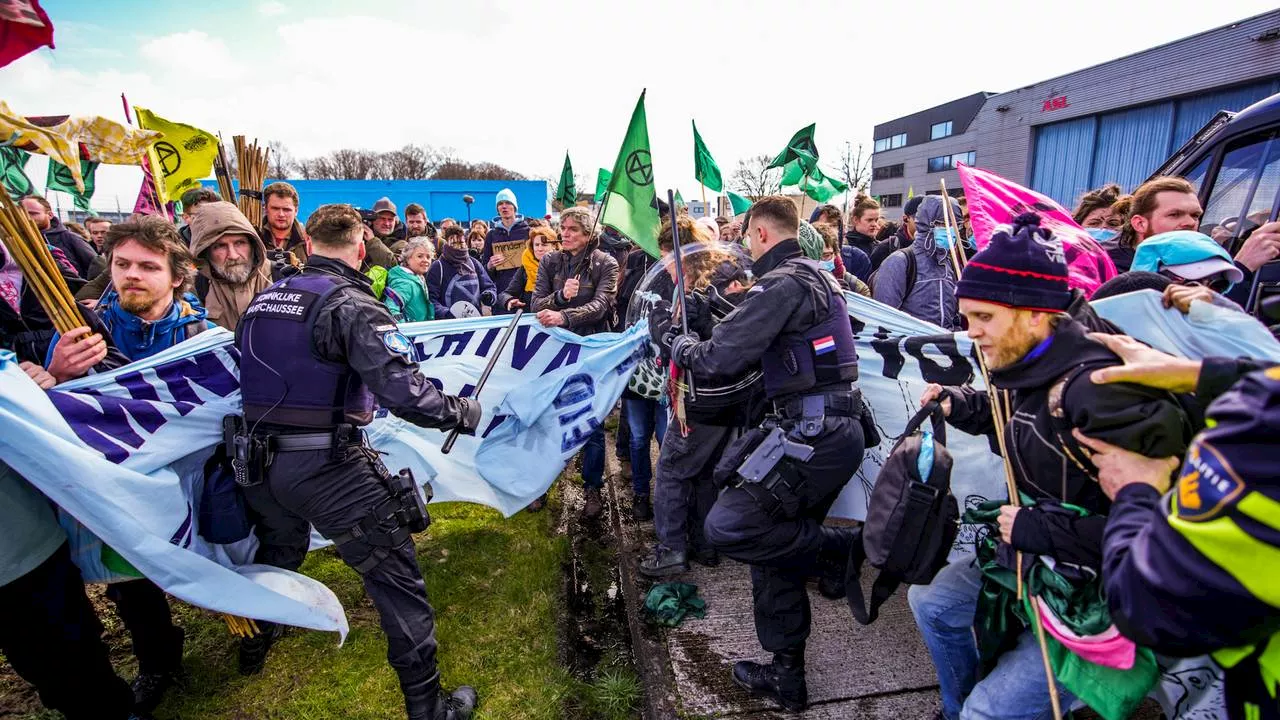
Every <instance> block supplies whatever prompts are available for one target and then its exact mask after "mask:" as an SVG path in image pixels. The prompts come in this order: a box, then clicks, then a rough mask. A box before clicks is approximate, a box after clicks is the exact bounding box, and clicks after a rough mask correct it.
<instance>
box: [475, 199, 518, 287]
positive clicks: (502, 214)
mask: <svg viewBox="0 0 1280 720" xmlns="http://www.w3.org/2000/svg"><path fill="white" fill-rule="evenodd" d="M496 203H497V209H498V216H497V217H495V218H494V219H493V225H492V226H491V227H490V228H489V231H488V234H487V235H485V238H484V257H483V258H482V260H483V261H484V264H485V268H487V269H488V271H489V274H490V275H491V276H492V277H493V281H494V282H495V283H497V285H498V287H507V286H508V285H510V284H511V276H512V275H515V274H516V266H517V265H518V263H517V262H516V258H508V257H505V256H504V254H503V253H502V252H500V251H499V250H498V249H495V248H494V244H495V243H502V244H503V246H504V247H506V248H508V250H507V252H508V253H511V252H520V250H512V249H511V248H513V247H514V246H512V245H510V243H514V242H523V241H525V240H528V239H529V223H527V222H525V218H524V216H523V215H520V214H519V213H518V210H519V207H520V205H519V202H518V201H517V200H516V194H515V193H514V192H512V191H511V190H510V189H508V188H503V189H502V190H500V191H499V192H498V197H497V200H496ZM500 265H504V266H507V267H508V269H505V270H500V269H498V266H500Z"/></svg>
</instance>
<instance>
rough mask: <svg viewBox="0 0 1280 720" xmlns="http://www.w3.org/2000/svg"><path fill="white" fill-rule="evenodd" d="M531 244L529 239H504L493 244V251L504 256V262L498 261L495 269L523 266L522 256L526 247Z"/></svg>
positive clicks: (510, 268) (511, 268) (513, 268)
mask: <svg viewBox="0 0 1280 720" xmlns="http://www.w3.org/2000/svg"><path fill="white" fill-rule="evenodd" d="M528 244H529V241H528V240H503V241H501V242H495V243H494V244H493V253H494V254H495V255H501V256H502V262H500V263H498V266H497V267H496V268H494V269H495V270H515V269H516V268H518V267H520V266H521V258H522V257H523V255H524V249H525V247H526V246H527V245H528Z"/></svg>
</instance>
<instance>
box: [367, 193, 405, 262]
mask: <svg viewBox="0 0 1280 720" xmlns="http://www.w3.org/2000/svg"><path fill="white" fill-rule="evenodd" d="M369 227H371V228H372V229H373V235H374V237H376V238H378V240H380V241H382V244H383V245H386V246H387V249H388V250H390V251H391V253H392V255H394V254H395V253H397V252H399V251H400V248H401V247H403V246H404V242H405V236H406V233H407V230H406V229H405V225H404V223H402V222H400V216H399V215H398V214H397V211H396V204H395V203H393V202H391V198H388V197H383V198H379V199H378V201H377V202H375V203H374V204H373V219H372V222H370V223H369ZM386 267H392V266H391V265H388V266H386Z"/></svg>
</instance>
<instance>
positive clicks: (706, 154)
mask: <svg viewBox="0 0 1280 720" xmlns="http://www.w3.org/2000/svg"><path fill="white" fill-rule="evenodd" d="M693 177H694V178H695V179H696V180H697V181H698V182H700V183H702V184H703V185H706V186H707V187H708V188H710V189H711V190H713V191H715V192H720V191H721V190H724V179H723V178H721V177H720V166H719V165H717V164H716V161H715V160H714V159H712V157H711V151H710V150H708V149H707V144H706V143H704V142H702V136H701V135H699V134H698V123H696V122H695V123H694V124H693Z"/></svg>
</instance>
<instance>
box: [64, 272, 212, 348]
mask: <svg viewBox="0 0 1280 720" xmlns="http://www.w3.org/2000/svg"><path fill="white" fill-rule="evenodd" d="M94 312H96V313H97V314H98V317H99V318H101V319H102V323H103V325H104V326H105V327H106V330H107V331H108V332H109V333H111V341H112V345H114V346H115V347H116V349H118V350H119V351H120V352H121V353H122V354H123V355H124V356H125V357H126V358H128V359H129V361H130V362H137V361H138V360H145V359H146V358H149V357H151V356H152V355H155V354H156V353H158V352H160V351H161V350H168V349H169V348H171V347H173V346H174V345H177V344H178V343H180V342H182V341H183V340H186V339H187V338H189V337H192V336H195V335H199V334H200V333H202V332H204V331H205V330H207V329H209V323H208V322H207V321H206V317H207V314H206V312H205V309H204V308H203V307H201V306H200V300H199V299H198V298H196V296H195V295H192V294H191V293H186V294H184V295H183V296H182V297H181V298H179V299H177V300H174V301H173V304H171V305H170V306H169V312H168V314H166V315H165V316H164V317H162V318H160V319H159V320H156V321H154V322H152V321H148V320H143V319H142V318H140V317H138V316H137V315H134V314H133V313H131V312H129V311H127V310H125V309H124V308H122V307H120V296H119V295H118V294H116V291H115V290H114V289H111V290H108V291H107V294H106V295H104V296H103V297H102V302H100V303H98V306H97V307H96V308H94ZM59 337H61V336H60V335H54V337H53V341H52V342H50V343H49V351H48V354H47V355H46V356H45V359H44V364H45V366H46V367H48V365H49V364H50V363H51V362H52V361H53V348H54V346H55V345H57V344H58V338H59Z"/></svg>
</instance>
